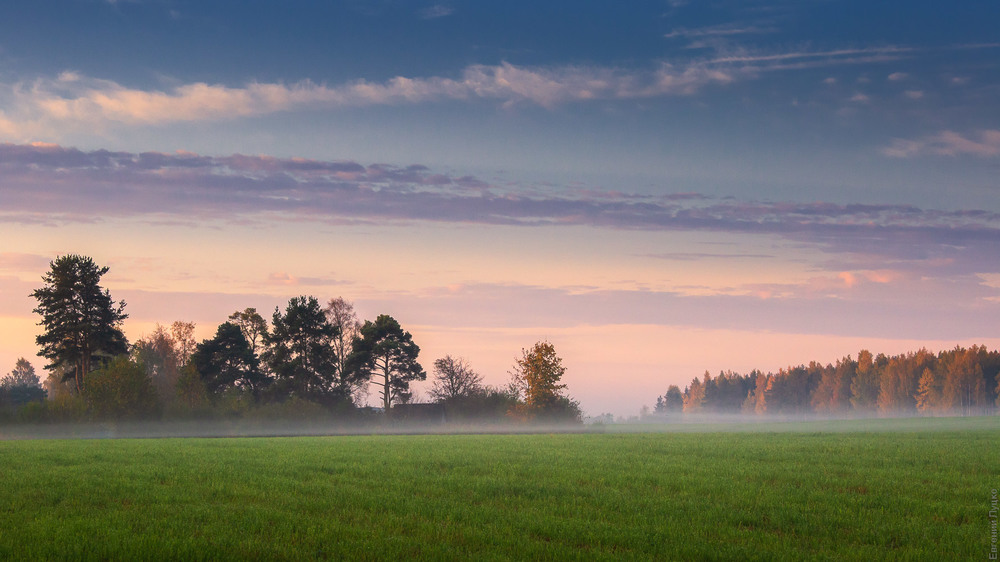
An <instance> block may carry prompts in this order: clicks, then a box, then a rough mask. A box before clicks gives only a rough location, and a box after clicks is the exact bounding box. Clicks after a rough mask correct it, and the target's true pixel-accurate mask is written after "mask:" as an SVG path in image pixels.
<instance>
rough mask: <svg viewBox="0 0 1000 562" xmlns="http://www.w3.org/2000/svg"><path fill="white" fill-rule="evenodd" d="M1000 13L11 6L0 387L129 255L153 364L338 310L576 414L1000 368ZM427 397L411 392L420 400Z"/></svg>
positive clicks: (165, 1) (865, 5)
mask: <svg viewBox="0 0 1000 562" xmlns="http://www.w3.org/2000/svg"><path fill="white" fill-rule="evenodd" d="M997 21H1000V4H998V3H996V2H994V1H992V0H983V1H969V2H962V3H961V4H949V3H944V2H929V1H921V0H918V1H914V2H906V3H894V2H870V1H835V0H830V1H820V0H807V1H801V0H796V1H774V0H768V1H759V2H758V1H747V0H738V1H737V0H734V1H725V0H720V1H713V2H700V1H693V0H692V1H683V0H666V1H643V0H636V1H633V2H627V3H621V2H614V1H593V2H564V1H553V2H547V3H544V4H543V5H541V6H539V5H538V3H536V2H531V3H529V2H523V1H520V0H512V1H507V2H502V3H501V2H472V1H448V2H434V1H427V2H424V1H416V0H414V1H396V0H372V1H364V0H348V1H342V2H337V1H329V2H318V1H317V2H306V1H290V2H261V1H241V2H223V1H211V0H200V1H181V0H117V1H108V0H37V1H33V2H20V3H16V5H14V6H5V7H4V8H3V17H0V371H4V372H6V371H8V370H10V369H12V368H13V365H14V362H15V361H16V359H17V358H18V357H20V356H24V357H27V358H29V359H30V360H31V361H32V362H33V363H34V364H35V366H36V367H37V368H39V370H40V369H41V367H42V366H43V365H44V360H43V359H42V358H40V357H37V356H36V353H37V348H36V347H35V345H34V338H35V336H36V335H37V334H38V333H39V330H40V328H39V327H38V325H37V323H38V316H37V315H35V314H33V313H32V309H33V307H34V305H35V303H34V301H33V299H31V298H30V296H29V294H30V293H31V291H33V290H34V289H36V288H38V287H39V286H41V277H42V275H43V274H44V273H45V272H46V271H47V270H48V267H49V263H50V262H51V260H53V259H54V258H55V257H57V256H59V255H65V254H70V253H74V254H83V255H88V256H91V257H92V258H94V260H95V261H96V262H97V263H98V264H101V265H107V266H109V267H110V271H109V273H108V274H107V275H106V276H105V277H104V279H103V284H104V286H105V287H107V288H108V289H109V290H110V291H111V293H112V296H113V297H114V298H115V299H121V300H125V301H126V302H127V308H126V312H128V313H129V319H128V320H127V321H126V323H125V331H126V334H127V335H128V336H129V338H131V339H132V340H133V341H134V340H135V339H137V338H139V337H142V336H143V335H148V334H149V333H151V332H152V331H153V329H155V326H156V324H157V323H159V324H164V325H167V324H170V323H171V322H173V321H175V320H184V321H193V322H195V323H196V324H197V326H198V331H197V335H198V336H199V337H200V338H208V337H211V336H212V335H213V334H214V331H215V328H216V327H217V326H218V325H219V324H220V323H221V322H224V321H225V320H226V318H227V317H228V315H229V314H230V313H232V312H234V311H236V310H242V309H244V308H247V307H255V308H257V309H258V310H259V311H261V312H262V313H263V314H264V315H265V317H269V316H270V314H271V312H272V311H273V310H274V309H275V307H276V306H281V307H283V306H284V304H285V303H286V302H287V300H288V299H289V298H290V297H293V296H298V295H312V296H316V297H317V298H319V299H320V300H321V301H326V300H329V299H331V298H334V297H338V296H340V297H343V298H345V299H347V300H349V301H352V302H353V303H354V304H355V306H356V309H357V310H358V312H359V314H360V316H361V317H362V318H364V319H374V318H375V317H376V316H377V315H379V314H390V315H392V316H393V317H394V318H396V319H397V320H398V321H399V322H400V323H401V324H402V325H403V327H404V328H405V329H407V330H409V331H410V332H411V333H412V334H413V336H414V341H415V342H416V343H417V344H418V345H419V346H420V347H421V355H420V360H421V363H422V364H423V365H424V367H425V368H426V369H427V370H428V371H430V370H431V367H432V365H433V361H434V360H435V359H437V358H440V357H443V356H445V355H449V354H450V355H452V356H456V357H464V358H466V359H467V360H468V361H469V363H470V364H471V365H472V367H473V368H474V369H476V370H477V371H478V372H480V373H481V374H482V375H483V376H484V378H485V380H486V382H487V383H490V384H495V385H503V384H505V383H506V381H507V380H508V371H509V370H510V369H511V366H512V365H513V363H514V360H515V359H516V358H517V357H518V356H519V355H520V353H521V350H522V349H523V348H528V347H530V346H532V345H533V344H534V343H535V342H537V341H540V340H548V341H550V342H552V343H553V344H554V345H555V348H556V351H557V353H558V354H559V355H560V356H561V357H562V358H563V362H564V366H565V367H566V368H567V372H566V375H565V377H564V382H565V383H566V384H567V385H568V392H569V394H570V395H571V396H572V397H573V398H575V399H577V400H579V401H580V404H581V407H582V408H583V410H584V411H585V412H586V413H587V414H590V415H596V414H599V413H605V412H609V413H613V414H615V415H630V414H635V413H637V412H638V411H639V409H640V408H641V407H642V406H644V405H646V406H651V405H653V404H654V403H655V401H656V397H657V396H658V395H661V394H663V393H665V391H666V389H667V387H668V385H671V384H677V385H679V386H681V387H682V388H683V387H684V386H685V385H686V384H687V383H688V382H689V381H690V380H691V379H692V378H693V377H695V376H700V375H701V374H702V373H703V372H705V371H706V370H707V371H710V372H712V373H713V374H715V373H717V372H719V371H721V370H733V371H738V372H743V373H745V372H749V371H750V370H751V369H762V370H765V371H766V370H777V369H779V368H782V367H786V366H788V365H797V364H800V363H804V362H808V361H811V360H817V361H820V362H823V363H827V362H834V361H836V360H837V359H839V358H841V357H844V356H846V355H853V356H856V354H857V352H858V351H859V350H860V349H863V348H865V349H870V350H872V351H874V352H885V353H901V352H905V351H912V350H916V349H919V348H920V347H927V348H928V349H931V350H932V351H937V350H942V349H948V348H952V347H954V346H956V345H971V344H985V345H988V346H990V347H994V348H995V347H1000V321H998V318H1000V180H998V171H1000V104H998V103H997V100H998V99H1000V36H998V35H997V32H996V22H997ZM427 387H428V385H426V384H425V385H418V387H417V388H418V392H423V395H424V396H426V388H427Z"/></svg>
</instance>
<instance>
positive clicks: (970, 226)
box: [0, 133, 1000, 273]
mask: <svg viewBox="0 0 1000 562" xmlns="http://www.w3.org/2000/svg"><path fill="white" fill-rule="evenodd" d="M997 135H1000V133H997ZM0 177H3V182H4V184H3V190H0V221H7V222H11V221H16V222H39V221H47V222H49V223H53V224H58V223H59V222H64V221H74V220H85V221H92V220H101V219H111V218H114V217H142V218H145V219H146V220H150V221H160V220H169V221H177V220H199V219H211V220H230V221H247V220H263V219H266V218H268V217H271V218H277V219H294V220H312V221H321V222H328V223H358V222H362V223H367V222H372V223H375V222H378V223H384V222H385V221H403V222H411V221H429V222H439V223H468V224H489V225H511V226H522V227H536V226H563V225H578V226H588V227H592V228H607V229H630V230H650V231H709V232H724V233H734V234H741V235H742V234H745V235H765V236H777V237H780V238H783V239H788V240H793V241H796V242H799V243H806V244H809V245H811V246H812V247H815V248H817V249H819V250H821V251H823V252H828V253H832V254H846V255H851V256H854V259H856V258H857V256H861V255H867V256H876V257H878V258H877V259H880V260H882V261H885V260H890V259H891V260H904V261H905V260H910V261H920V262H926V261H928V260H944V261H943V262H942V263H946V264H949V265H947V267H948V268H949V271H963V272H965V273H969V272H980V273H985V272H991V271H994V270H1000V215H998V214H996V213H991V212H987V211H980V210H966V211H938V210H927V209H921V208H918V207H914V206H909V205H838V204H832V203H822V202H816V203H790V202H753V201H739V200H735V199H714V198H710V197H706V196H694V195H692V194H689V193H686V194H678V195H667V196H646V195H639V194H629V193H616V192H601V191H586V190H582V191H577V192H572V193H568V194H567V193H566V192H563V193H562V194H559V195H557V194H554V193H553V192H552V191H547V190H545V189H542V188H538V189H535V188H531V189H527V188H526V189H524V190H522V191H519V190H518V188H516V187H510V186H499V187H498V186H493V185H490V184H489V183H488V182H484V181H482V180H480V179H478V178H475V177H470V176H453V175H448V174H440V173H435V172H434V171H432V170H430V169H428V168H427V167H425V166H421V165H411V166H391V165H385V164H375V165H363V164H360V163H358V162H353V161H320V160H308V159H300V158H275V157H270V156H244V155H232V156H222V157H210V156H203V155H199V154H192V153H187V152H181V153H174V154H163V153H139V154H136V153H129V152H111V151H106V150H96V151H89V152H85V151H80V150H76V149H72V148H63V147H59V146H52V145H45V146H31V145H10V144H7V145H0ZM529 187H530V186H529ZM977 256H978V257H977ZM984 256H987V257H984ZM674 257H675V258H676V257H678V256H674ZM689 257H690V256H689ZM947 260H952V261H951V262H948V261H947Z"/></svg>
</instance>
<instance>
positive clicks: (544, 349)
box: [510, 341, 581, 421]
mask: <svg viewBox="0 0 1000 562" xmlns="http://www.w3.org/2000/svg"><path fill="white" fill-rule="evenodd" d="M510 374H511V385H512V386H513V387H514V389H515V390H516V391H517V393H518V395H519V398H521V404H519V405H518V407H517V408H516V409H515V410H514V411H513V412H512V415H514V416H515V417H518V418H521V419H524V420H527V421H531V420H539V419H544V420H549V421H579V419H580V417H581V416H580V408H579V405H578V404H577V403H576V402H574V401H573V400H571V399H570V398H568V397H567V396H565V395H564V394H563V392H562V391H563V390H564V389H565V388H566V385H565V384H562V383H560V381H561V380H562V377H563V375H565V374H566V368H565V367H563V364H562V358H560V357H559V356H558V355H557V354H556V349H555V346H553V345H552V344H551V343H549V342H547V341H540V342H538V343H536V344H535V345H534V346H532V347H531V349H522V350H521V357H520V358H518V359H517V360H516V362H515V363H514V368H513V370H512V371H511V373H510Z"/></svg>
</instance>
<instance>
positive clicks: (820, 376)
mask: <svg viewBox="0 0 1000 562" xmlns="http://www.w3.org/2000/svg"><path fill="white" fill-rule="evenodd" d="M741 389H748V390H747V393H746V397H745V399H744V400H743V403H742V408H736V407H735V406H734V402H735V401H734V400H733V399H732V397H734V396H735V395H736V393H738V392H739V391H741ZM682 395H683V409H684V412H685V413H691V412H701V411H714V412H726V411H729V412H736V411H739V410H742V412H743V413H751V414H753V413H756V414H783V415H784V414H793V415H798V414H806V413H817V414H824V415H844V414H853V413H860V414H862V415H874V414H878V415H898V414H907V413H919V414H921V415H955V414H961V415H969V414H986V413H990V412H992V411H994V408H995V407H996V406H1000V351H989V350H987V349H986V348H985V347H983V346H975V345H974V346H972V347H971V348H963V347H955V348H954V349H951V350H947V351H942V352H940V353H938V354H936V355H935V354H933V353H931V352H930V351H927V350H926V349H920V350H918V351H916V352H910V353H903V354H899V355H894V356H886V355H884V354H881V353H880V354H878V355H873V354H872V353H871V352H869V351H867V350H861V352H860V353H858V359H857V361H855V360H853V359H851V357H850V356H847V357H844V358H842V359H840V360H838V361H837V362H836V364H835V365H831V364H827V365H822V364H820V363H817V362H815V361H813V362H810V363H809V364H808V365H799V366H790V367H788V368H785V369H779V370H778V372H777V373H766V374H765V373H759V372H756V371H755V372H752V373H750V374H749V375H739V374H737V373H728V372H727V373H720V374H719V376H718V377H715V378H712V377H711V376H709V374H708V373H707V372H706V373H705V375H704V377H703V378H698V377H695V378H694V379H692V380H691V383H690V384H689V385H688V386H687V388H685V389H684V391H683V393H682ZM666 398H667V397H666V396H660V397H658V398H657V405H658V408H657V412H662V411H663V408H661V407H660V406H661V405H662V404H664V403H665V402H666Z"/></svg>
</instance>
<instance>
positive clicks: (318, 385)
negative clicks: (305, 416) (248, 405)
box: [262, 296, 350, 405]
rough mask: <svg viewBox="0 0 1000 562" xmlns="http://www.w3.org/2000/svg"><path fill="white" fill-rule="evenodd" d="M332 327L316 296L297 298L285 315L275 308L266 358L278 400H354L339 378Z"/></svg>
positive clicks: (267, 339) (335, 331) (264, 356)
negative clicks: (288, 397) (290, 398)
mask: <svg viewBox="0 0 1000 562" xmlns="http://www.w3.org/2000/svg"><path fill="white" fill-rule="evenodd" d="M336 335H337V328H336V326H333V325H331V324H330V322H329V321H328V320H327V318H326V314H324V312H323V309H322V308H320V305H319V301H318V300H317V299H316V297H306V296H301V297H294V298H292V299H290V300H289V301H288V306H287V307H285V312H284V314H282V313H281V311H280V310H278V309H277V308H275V310H274V316H273V318H272V319H271V333H270V334H268V335H267V336H266V337H265V338H264V341H265V343H266V344H267V350H266V351H265V352H264V354H263V355H262V358H263V359H264V362H265V363H267V366H268V367H269V368H270V370H271V373H273V375H274V378H275V383H274V386H273V387H272V393H273V394H274V396H275V397H285V396H295V397H298V398H301V399H303V400H309V401H314V402H320V403H325V404H328V405H329V404H332V403H334V402H338V401H341V400H349V399H350V389H349V388H345V387H344V386H343V385H342V381H341V380H340V379H339V378H338V377H337V354H336V352H335V351H334V349H333V345H332V342H333V338H334V337H336Z"/></svg>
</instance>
